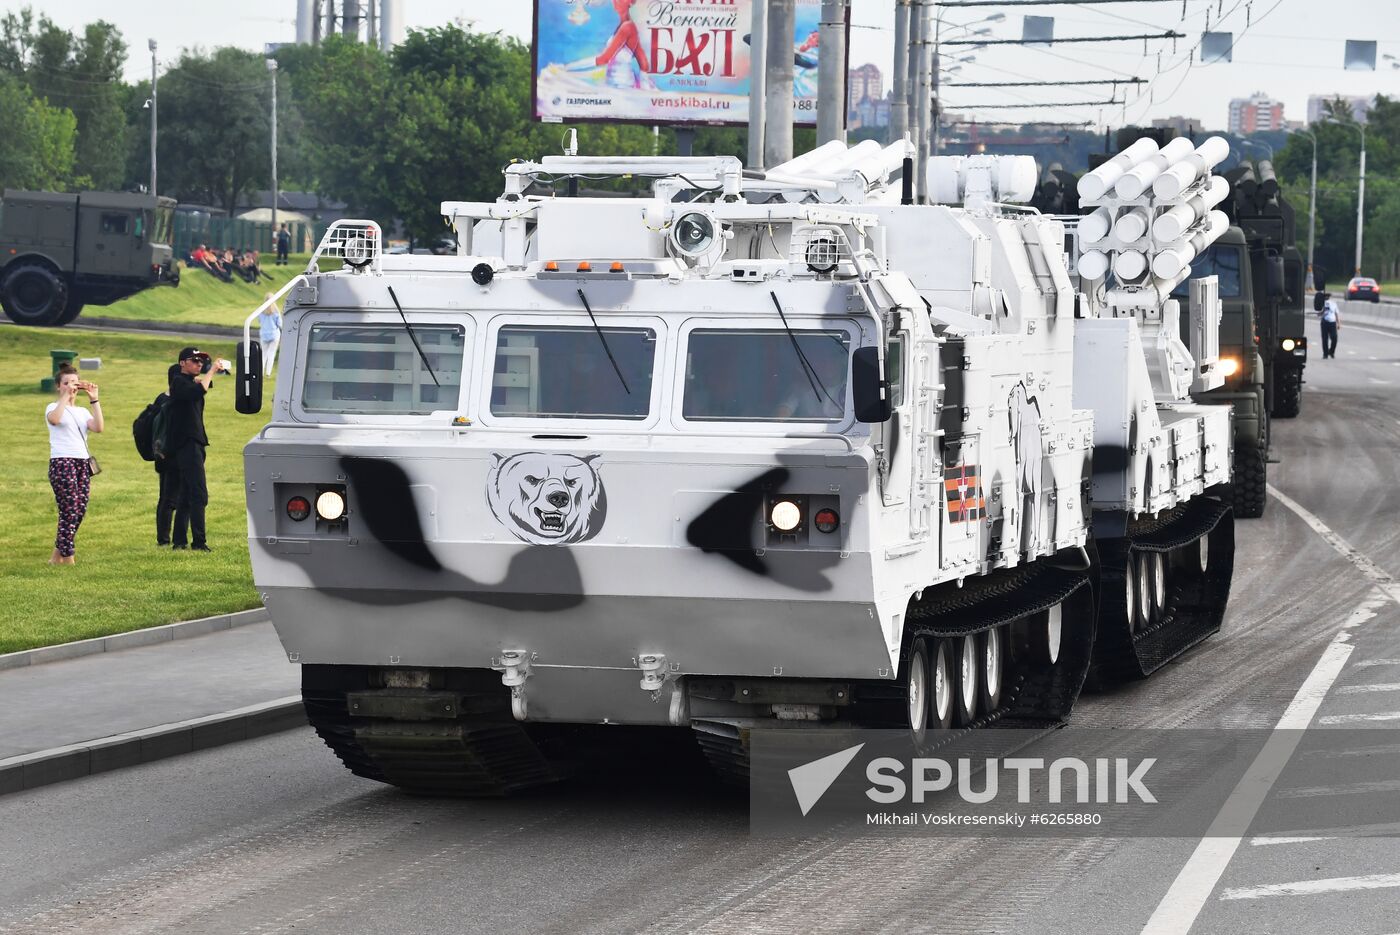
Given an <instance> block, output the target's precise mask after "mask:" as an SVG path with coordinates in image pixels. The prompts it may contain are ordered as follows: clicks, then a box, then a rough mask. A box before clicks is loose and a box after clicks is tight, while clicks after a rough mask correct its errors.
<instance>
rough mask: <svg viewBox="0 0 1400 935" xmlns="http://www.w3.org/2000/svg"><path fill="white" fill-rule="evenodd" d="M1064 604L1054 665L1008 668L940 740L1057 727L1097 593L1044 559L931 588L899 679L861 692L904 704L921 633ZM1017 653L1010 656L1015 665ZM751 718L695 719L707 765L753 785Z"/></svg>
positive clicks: (1074, 693) (1081, 669)
mask: <svg viewBox="0 0 1400 935" xmlns="http://www.w3.org/2000/svg"><path fill="white" fill-rule="evenodd" d="M1061 602H1065V616H1064V622H1063V624H1062V635H1061V645H1060V658H1059V661H1058V662H1057V663H1056V665H1055V666H1053V667H1046V668H1045V669H1043V670H1041V671H1038V672H1028V671H1026V670H1024V669H1022V668H1020V667H1019V666H1017V667H1015V668H1011V667H1008V673H1007V681H1006V684H1005V687H1004V688H1003V691H1002V703H1001V706H1000V707H999V708H997V709H996V710H995V711H990V712H987V713H985V714H983V715H982V716H980V717H979V718H977V720H975V721H973V723H972V724H971V725H969V726H968V727H966V728H963V729H962V730H960V731H940V732H938V734H939V736H940V740H939V742H938V744H937V746H940V747H941V746H946V745H948V744H954V743H958V742H960V738H962V737H963V736H964V735H966V734H967V733H968V732H969V731H973V730H977V729H979V728H985V727H999V728H1016V729H1021V730H1051V729H1054V728H1056V727H1059V726H1060V725H1061V724H1063V723H1064V722H1065V720H1066V719H1067V718H1068V717H1069V714H1070V711H1071V710H1072V709H1073V707H1074V702H1075V700H1076V699H1077V698H1078V697H1079V693H1080V690H1081V689H1082V688H1083V686H1084V682H1085V679H1086V677H1087V675H1088V672H1089V665H1090V662H1091V658H1092V651H1093V644H1094V617H1095V598H1094V593H1093V588H1092V586H1091V580H1090V577H1089V574H1088V573H1087V572H1084V571H1067V570H1064V569H1061V568H1058V567H1055V566H1053V565H1051V564H1049V563H1046V562H1041V563H1038V564H1036V565H1031V566H1024V567H1020V568H1015V569H1011V570H1009V571H1004V572H998V573H995V574H992V575H988V576H984V577H979V578H976V579H969V580H968V581H967V582H966V583H965V585H964V587H962V588H958V587H956V586H954V585H947V586H941V587H939V588H937V589H931V590H930V593H929V595H928V596H926V597H925V599H924V600H922V601H918V602H915V603H912V604H911V605H910V607H909V611H908V614H907V615H906V617H905V621H906V622H905V641H904V650H903V654H902V658H901V675H900V678H898V679H896V680H892V681H889V682H880V683H864V684H863V685H862V686H861V689H862V695H863V696H864V697H865V698H866V700H871V698H872V696H873V697H875V698H881V697H883V699H884V700H896V699H899V700H900V701H901V704H902V698H903V695H902V687H901V686H902V685H903V673H902V667H903V666H904V665H907V664H908V656H909V653H910V652H911V650H912V646H913V642H914V640H915V639H916V638H918V637H932V638H940V639H941V638H948V639H955V638H961V637H963V636H966V635H968V634H969V633H981V632H983V631H985V630H989V629H991V628H992V627H996V626H1001V625H1003V624H1007V623H1012V622H1014V621H1016V620H1020V619H1023V618H1025V617H1027V616H1030V615H1032V614H1036V613H1039V612H1041V611H1044V610H1045V609H1047V608H1049V607H1051V606H1053V605H1054V604H1057V603H1061ZM1021 652H1022V653H1024V650H1022V651H1021ZM1015 658H1016V657H1015V655H1014V654H1013V656H1012V665H1013V666H1014V665H1015V662H1014V660H1015ZM754 723H755V722H754V721H752V720H749V719H742V720H741V719H730V720H726V719H711V720H704V721H699V720H697V721H696V722H694V723H693V724H692V727H693V729H694V732H695V738H696V740H697V742H698V743H699V744H700V748H701V750H703V751H704V753H705V757H706V759H707V760H709V763H710V766H711V767H712V768H713V769H714V770H715V772H716V773H717V774H718V775H719V777H720V779H721V780H722V781H724V782H725V783H727V784H730V785H747V783H748V780H749V731H750V725H752V724H754ZM760 723H761V722H760ZM866 726H872V725H866ZM878 726H885V727H888V726H892V725H888V724H883V725H878ZM806 729H816V730H819V729H821V728H820V726H815V727H812V728H806ZM930 749H932V747H930Z"/></svg>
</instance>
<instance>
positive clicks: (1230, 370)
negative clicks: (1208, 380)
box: [1220, 357, 1240, 377]
mask: <svg viewBox="0 0 1400 935" xmlns="http://www.w3.org/2000/svg"><path fill="white" fill-rule="evenodd" d="M1220 372H1221V373H1222V374H1224V375H1225V376H1227V377H1233V376H1234V375H1235V374H1237V373H1239V372H1240V362H1239V360H1238V359H1236V358H1234V357H1226V358H1225V359H1224V360H1222V361H1221V362H1220Z"/></svg>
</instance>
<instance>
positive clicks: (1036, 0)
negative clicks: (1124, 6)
mask: <svg viewBox="0 0 1400 935" xmlns="http://www.w3.org/2000/svg"><path fill="white" fill-rule="evenodd" d="M1180 2H1181V0H936V2H935V3H934V4H933V5H934V6H943V7H974V6H1088V5H1090V4H1094V3H1180Z"/></svg>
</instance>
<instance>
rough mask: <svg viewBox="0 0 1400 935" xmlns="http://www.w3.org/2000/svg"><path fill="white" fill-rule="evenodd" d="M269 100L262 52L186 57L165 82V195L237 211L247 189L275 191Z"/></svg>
mask: <svg viewBox="0 0 1400 935" xmlns="http://www.w3.org/2000/svg"><path fill="white" fill-rule="evenodd" d="M268 95H269V80H268V74H267V66H266V64H265V63H264V60H263V57H262V56H261V55H256V54H254V53H252V52H245V51H243V50H242V49H235V48H222V49H215V50H214V51H213V52H212V53H210V54H207V55H206V54H203V53H201V52H186V53H185V54H184V55H182V56H181V57H180V60H179V61H178V62H177V63H176V64H175V65H174V67H172V68H171V69H170V70H169V71H167V72H166V73H165V74H164V75H162V76H161V79H160V138H159V142H158V146H159V152H158V153H157V158H158V159H159V168H160V188H161V193H162V194H169V195H175V196H176V197H178V198H179V199H180V200H181V201H189V202H200V203H207V204H214V205H217V206H219V207H222V208H223V209H224V210H226V211H228V212H229V213H230V214H232V213H233V212H234V210H235V208H236V206H237V204H238V200H239V198H240V197H241V196H242V195H243V194H244V193H245V192H247V191H248V190H250V189H253V188H258V187H265V186H267V185H268V184H269V181H270V179H269V175H270V171H271V158H270V153H269V133H270V132H271V128H270V125H269V114H270V105H269V101H268ZM279 110H280V102H279ZM280 119H281V117H280V114H279V120H280ZM280 131H281V128H280V127H279V135H280Z"/></svg>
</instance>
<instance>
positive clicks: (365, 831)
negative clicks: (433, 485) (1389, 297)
mask: <svg viewBox="0 0 1400 935" xmlns="http://www.w3.org/2000/svg"><path fill="white" fill-rule="evenodd" d="M1312 327H1313V329H1314V331H1315V330H1316V325H1315V324H1314V325H1312ZM1313 340H1314V342H1317V336H1316V334H1314V336H1313ZM1313 347H1314V348H1320V343H1314V344H1313ZM1307 380H1308V383H1307V388H1306V393H1305V396H1304V410H1303V415H1302V417H1301V418H1299V419H1297V420H1294V421H1290V422H1278V423H1276V426H1275V445H1276V453H1277V454H1278V456H1279V457H1280V458H1281V462H1280V463H1278V464H1275V465H1271V482H1272V484H1273V486H1274V487H1275V488H1276V489H1277V491H1279V492H1280V493H1282V494H1283V495H1284V496H1286V497H1287V498H1289V499H1290V500H1291V501H1292V502H1294V503H1296V504H1297V505H1298V506H1299V507H1300V508H1302V509H1303V510H1305V511H1307V512H1308V513H1309V515H1310V516H1311V517H1312V519H1313V523H1314V525H1309V523H1308V522H1307V521H1305V519H1304V518H1303V517H1302V516H1300V515H1299V514H1298V513H1296V512H1294V511H1292V510H1290V509H1287V508H1285V506H1284V504H1283V502H1282V501H1281V500H1279V499H1277V498H1274V499H1271V502H1270V505H1269V509H1268V511H1267V513H1266V515H1265V517H1264V518H1263V519H1262V520H1257V521H1250V522H1246V523H1241V524H1240V526H1239V527H1238V536H1239V551H1238V555H1237V565H1236V577H1235V588H1234V593H1233V597H1232V601H1231V605H1230V610H1229V614H1228V616H1227V619H1226V624H1225V629H1224V631H1223V632H1222V633H1221V634H1220V635H1218V636H1217V637H1215V638H1213V639H1211V640H1210V641H1208V642H1207V643H1206V644H1204V645H1203V646H1201V647H1199V648H1198V649H1197V650H1195V651H1193V652H1192V653H1191V654H1189V655H1188V656H1187V657H1186V658H1184V659H1182V660H1180V661H1178V662H1177V663H1175V664H1173V665H1171V666H1169V667H1168V668H1166V669H1165V670H1163V671H1161V672H1159V673H1158V674H1157V676H1156V677H1154V678H1153V679H1152V680H1150V681H1148V682H1145V683H1140V684H1135V685H1131V686H1128V687H1127V688H1124V689H1120V690H1117V691H1114V692H1112V693H1110V694H1105V695H1090V696H1085V697H1084V698H1083V699H1082V700H1081V702H1080V706H1079V708H1078V709H1077V710H1076V713H1075V719H1074V722H1075V723H1076V724H1078V725H1084V726H1095V727H1115V728H1134V727H1201V728H1212V727H1253V728H1265V729H1271V728H1274V727H1275V726H1276V725H1278V724H1279V722H1280V718H1282V717H1284V716H1285V715H1286V714H1287V715H1288V717H1290V718H1294V719H1295V721H1296V717H1297V712H1298V710H1299V708H1300V706H1301V707H1302V708H1306V709H1308V712H1307V714H1308V718H1309V721H1308V722H1305V723H1315V724H1317V725H1322V726H1326V725H1334V724H1335V725H1350V726H1357V727H1369V728H1374V729H1375V731H1376V746H1377V750H1384V749H1385V748H1386V747H1387V746H1388V747H1389V749H1390V752H1391V753H1394V752H1396V751H1397V750H1400V737H1398V736H1396V735H1394V734H1392V733H1389V732H1388V731H1387V729H1391V730H1393V729H1394V728H1395V727H1396V726H1397V725H1400V603H1398V602H1400V587H1396V586H1394V584H1393V582H1391V581H1389V576H1396V577H1397V578H1400V522H1397V519H1398V518H1400V460H1398V459H1397V457H1396V456H1397V453H1400V336H1395V335H1391V334H1387V333H1384V332H1381V331H1376V330H1371V329H1363V328H1361V327H1359V326H1357V327H1345V328H1344V330H1343V331H1342V340H1341V345H1340V354H1339V357H1338V358H1337V359H1336V360H1329V361H1325V362H1324V361H1322V360H1321V359H1319V358H1317V357H1316V356H1315V359H1314V360H1313V361H1312V363H1311V364H1310V366H1309V369H1308V371H1307ZM1326 532H1330V534H1331V536H1332V541H1329V540H1328V538H1326V537H1325V535H1324V533H1326ZM1343 540H1344V541H1343ZM1347 545H1349V546H1350V547H1352V549H1353V550H1354V551H1352V552H1351V553H1349V554H1348V555H1343V554H1342V553H1343V551H1345V550H1346V546H1347ZM1358 609H1360V611H1361V612H1359V613H1358ZM1339 633H1341V634H1342V635H1341V636H1339V635H1338V634H1339ZM1329 659H1333V660H1340V661H1338V663H1337V665H1336V666H1334V667H1333V670H1334V671H1331V672H1330V673H1329V672H1327V671H1323V670H1325V669H1326V668H1327V666H1326V665H1325V664H1326V663H1327V662H1328V660H1329ZM1321 676H1335V678H1332V677H1321ZM1305 683H1307V685H1308V688H1307V689H1306V690H1304V691H1302V692H1300V687H1302V686H1304V684H1305ZM1312 708H1316V710H1315V712H1313V711H1312ZM1285 723H1292V722H1289V721H1286V722H1285ZM1390 775H1391V776H1392V778H1393V776H1394V775H1395V774H1394V773H1392V774H1390ZM1384 781H1385V780H1384V777H1382V780H1381V782H1382V785H1384ZM1392 784H1393V783H1392ZM1304 792H1305V793H1306V794H1307V795H1309V796H1311V797H1312V798H1311V799H1309V801H1316V800H1321V801H1323V802H1324V803H1326V802H1328V801H1331V800H1330V799H1329V798H1328V797H1329V796H1335V797H1337V798H1338V799H1339V800H1340V799H1345V800H1346V801H1347V802H1348V803H1351V804H1353V805H1354V804H1355V802H1356V801H1357V796H1363V797H1364V796H1365V795H1367V794H1368V793H1367V791H1366V790H1365V789H1356V788H1342V787H1336V788H1322V789H1312V790H1304ZM1293 794H1298V790H1292V791H1290V790H1288V789H1286V788H1284V787H1283V785H1282V784H1280V786H1279V787H1276V788H1273V789H1272V790H1270V791H1269V792H1268V796H1272V797H1277V796H1288V795H1293ZM1275 804H1277V803H1276V802H1275ZM1373 820H1379V818H1376V819H1373ZM1391 820H1395V821H1400V815H1395V816H1391ZM0 829H3V831H0V842H2V843H0V932H14V933H20V932H25V933H29V932H33V933H45V935H47V933H52V932H66V933H102V935H118V933H138V932H140V933H145V932H172V933H174V932H180V933H203V935H221V933H259V935H268V933H280V932H299V933H301V932H312V933H420V932H430V931H441V932H448V931H451V932H473V933H474V932H534V933H546V932H600V933H601V932H607V933H611V932H710V933H728V932H732V933H751V932H753V933H807V932H815V931H822V932H833V931H850V932H855V931H859V932H874V933H878V932H930V933H932V932H1013V931H1014V932H1045V933H1051V932H1067V931H1084V932H1139V931H1142V930H1143V929H1144V926H1147V925H1148V924H1149V920H1152V924H1153V925H1160V926H1161V927H1159V928H1154V929H1152V930H1153V931H1162V932H1171V931H1178V932H1184V931H1187V930H1188V929H1189V930H1190V931H1193V932H1196V933H1215V932H1230V933H1244V932H1268V933H1280V932H1307V933H1329V932H1339V933H1340V932H1346V933H1377V935H1379V933H1385V932H1393V931H1395V930H1397V929H1400V921H1397V920H1400V838H1397V837H1384V836H1372V837H1365V838H1358V837H1355V836H1341V835H1336V834H1326V833H1322V832H1319V833H1317V834H1314V835H1297V836H1294V837H1287V838H1275V839H1261V838H1257V837H1255V838H1251V837H1245V838H1243V840H1240V841H1237V842H1236V841H1232V840H1226V841H1225V844H1226V845H1227V846H1225V847H1224V848H1223V849H1222V847H1221V844H1220V842H1221V841H1222V840H1223V839H1218V838H1212V839H1209V840H1208V841H1207V842H1206V843H1205V844H1204V845H1203V844H1202V843H1201V842H1200V840H1199V839H1196V838H1186V837H1179V838H1168V839H1120V838H1109V837H1102V836H1090V835H1080V836H1076V837H1066V838H1057V839H1039V840H1033V839H1016V838H1014V837H965V838H947V837H945V838H902V837H892V836H886V835H867V836H862V837H858V838H844V837H842V838H837V837H823V836H814V837H810V838H805V839H800V840H773V839H765V838H757V837H750V836H749V835H748V833H747V807H746V801H745V800H744V799H741V798H735V797H733V796H731V795H728V794H726V793H724V792H721V791H718V790H716V789H715V788H714V787H713V786H712V785H711V784H710V783H709V782H708V781H707V780H706V779H705V778H704V776H703V775H702V774H701V771H700V770H698V769H696V768H695V767H694V765H693V761H692V760H691V759H689V758H688V757H686V756H685V755H683V753H682V752H680V751H676V750H671V751H668V750H661V749H657V750H650V751H648V752H647V753H646V754H645V755H639V756H638V757H637V758H636V759H635V760H634V761H632V762H628V763H625V764H620V765H619V768H618V769H617V770H616V772H615V773H613V774H611V775H605V776H597V777H594V778H593V780H592V781H590V782H588V783H581V784H574V785H571V786H569V787H566V788H561V789H555V790H550V791H546V792H542V793H538V794H535V795H532V796H529V797H525V798H519V799H511V800H506V801H468V802H443V801H433V800H423V799H415V798H410V797H408V796H404V795H401V794H399V793H397V792H395V791H393V790H391V789H388V788H384V787H381V786H378V785H376V784H374V783H370V782H367V781H363V780H359V779H356V778H354V777H353V776H351V775H350V774H349V773H347V772H345V771H344V770H342V768H341V767H340V765H339V764H338V763H337V762H336V761H335V760H334V758H333V757H332V756H331V755H330V754H329V752H328V751H327V750H326V749H325V748H324V747H322V746H321V744H320V743H319V741H317V739H316V738H315V737H314V736H313V735H312V734H311V733H310V732H309V731H304V730H303V731H296V732H292V733H288V734H283V735H278V736H275V737H270V738H265V739H262V740H257V741H252V742H248V743H244V744H240V745H235V746H231V747H224V748H219V749H216V750H210V751H206V752H203V753H200V754H196V755H193V756H187V757H182V758H178V759H175V760H168V761H163V762H160V763H155V764H151V765H148V766H143V767H137V768H133V769H129V770H124V771H118V772H115V773H109V774H105V775H102V776H97V777H92V778H90V779H85V780H79V781H76V782H71V783H67V784H63V785H58V786H52V787H48V788H45V789H41V790H36V791H34V792H30V793H23V794H18V795H11V796H6V797H4V798H0ZM1396 833H1397V834H1400V831H1397V832H1396Z"/></svg>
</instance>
